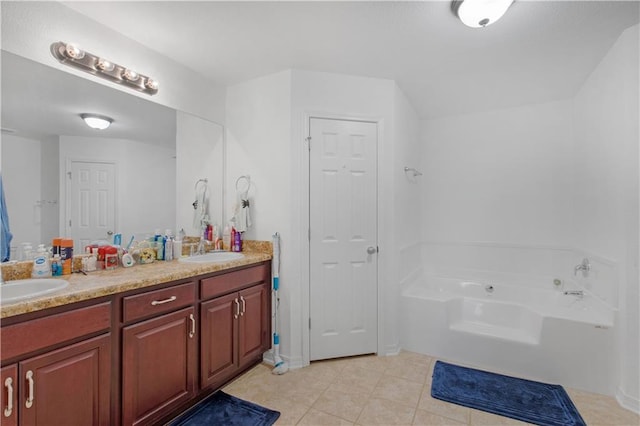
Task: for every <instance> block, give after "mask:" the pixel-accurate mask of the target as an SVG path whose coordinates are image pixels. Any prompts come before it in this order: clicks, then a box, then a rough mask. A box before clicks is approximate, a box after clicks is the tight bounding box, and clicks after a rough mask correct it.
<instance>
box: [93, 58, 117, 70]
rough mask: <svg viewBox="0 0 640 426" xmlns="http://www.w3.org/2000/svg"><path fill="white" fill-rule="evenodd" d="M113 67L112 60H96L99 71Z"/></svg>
mask: <svg viewBox="0 0 640 426" xmlns="http://www.w3.org/2000/svg"><path fill="white" fill-rule="evenodd" d="M115 67H116V66H115V64H114V63H113V62H110V61H107V60H106V59H104V58H98V62H97V63H96V68H98V69H99V70H100V71H106V72H109V71H113V69H114V68H115Z"/></svg>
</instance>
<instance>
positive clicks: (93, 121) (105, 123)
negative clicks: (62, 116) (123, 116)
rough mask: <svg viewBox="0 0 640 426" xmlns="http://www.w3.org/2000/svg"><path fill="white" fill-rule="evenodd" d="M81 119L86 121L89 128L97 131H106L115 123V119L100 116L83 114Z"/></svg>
mask: <svg viewBox="0 0 640 426" xmlns="http://www.w3.org/2000/svg"><path fill="white" fill-rule="evenodd" d="M80 118H82V119H83V120H84V122H85V123H86V124H87V126H89V127H91V128H92V129H96V130H104V129H106V128H107V127H109V126H111V123H113V118H111V117H107V116H106V115H100V114H91V113H83V114H80Z"/></svg>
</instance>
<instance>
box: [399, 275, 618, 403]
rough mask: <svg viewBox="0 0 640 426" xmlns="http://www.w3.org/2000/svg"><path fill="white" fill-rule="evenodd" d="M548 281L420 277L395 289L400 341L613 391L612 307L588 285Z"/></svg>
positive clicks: (469, 361) (471, 362) (556, 380)
mask: <svg viewBox="0 0 640 426" xmlns="http://www.w3.org/2000/svg"><path fill="white" fill-rule="evenodd" d="M488 286H491V290H492V291H487V287H488ZM547 287H548V288H545V286H544V285H535V284H533V285H508V284H500V283H496V282H488V281H475V280H462V279H455V278H448V277H435V276H427V277H423V278H421V279H419V280H417V281H416V282H413V283H411V284H410V285H408V286H406V287H405V288H404V290H403V291H402V295H401V300H400V308H401V309H400V312H401V316H400V329H401V341H400V343H401V346H402V347H403V348H405V349H407V350H410V351H414V352H420V353H425V354H429V355H433V356H436V357H440V358H445V359H448V360H450V361H458V362H460V363H464V364H467V365H473V366H477V367H480V368H487V369H493V370H496V371H502V372H505V373H510V374H514V375H518V376H521V377H527V378H531V379H534V380H541V381H545V382H551V383H559V384H562V385H565V386H569V387H573V388H578V389H584V390H588V391H591V392H598V393H603V394H609V395H612V394H613V393H614V388H615V383H616V381H615V377H614V374H615V371H616V364H615V362H616V360H615V359H614V353H615V351H614V347H613V345H614V335H613V333H614V332H615V328H614V318H615V311H614V310H613V309H611V308H609V307H608V306H607V305H605V304H604V303H602V302H601V301H600V300H599V299H597V298H595V297H593V296H592V295H591V294H590V293H588V292H585V293H584V297H582V298H579V297H577V296H572V295H565V294H564V291H565V290H569V289H571V288H570V287H568V288H564V289H562V290H557V289H555V288H554V287H553V285H552V284H549V285H548V286H547Z"/></svg>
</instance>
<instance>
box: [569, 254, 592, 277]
mask: <svg viewBox="0 0 640 426" xmlns="http://www.w3.org/2000/svg"><path fill="white" fill-rule="evenodd" d="M590 270H591V263H589V259H587V258H586V257H585V258H584V259H582V263H581V264H579V265H576V266H575V268H573V275H578V271H582V276H583V277H586V276H587V274H588V273H589V271H590Z"/></svg>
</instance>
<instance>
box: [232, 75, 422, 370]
mask: <svg viewBox="0 0 640 426" xmlns="http://www.w3.org/2000/svg"><path fill="white" fill-rule="evenodd" d="M226 99H227V112H226V114H227V115H226V117H227V143H228V148H227V162H226V164H227V172H226V180H227V186H226V191H227V196H226V200H227V202H226V204H227V211H228V212H230V211H231V207H232V205H233V204H234V203H235V200H236V198H235V181H236V179H237V178H238V176H240V175H244V174H249V175H250V176H251V181H252V185H253V186H252V188H251V190H250V192H249V198H250V201H251V203H252V204H251V214H252V218H253V222H254V227H253V228H252V229H250V230H249V231H248V232H247V233H246V237H247V238H249V239H260V240H270V239H271V236H272V234H273V233H274V232H276V231H277V232H279V233H280V235H281V248H282V257H281V269H280V282H281V291H280V297H281V302H280V313H281V319H280V334H281V353H282V355H283V358H285V359H286V360H287V361H289V363H290V364H291V365H292V366H301V365H303V364H304V362H305V359H308V347H309V346H308V345H309V342H308V334H307V331H306V329H305V327H306V324H307V318H308V303H309V302H308V270H307V266H306V261H305V258H306V256H307V255H308V248H307V241H306V231H305V230H306V229H307V227H308V222H307V221H306V219H305V213H306V212H307V209H308V207H307V203H308V194H307V182H308V176H306V166H305V160H304V159H305V150H306V145H305V142H304V139H305V137H306V136H307V134H306V132H307V131H308V129H307V120H308V117H309V115H320V116H322V115H327V116H332V117H348V118H361V119H367V120H376V121H378V122H379V135H380V140H379V154H378V155H379V170H378V173H379V206H380V227H379V236H378V237H379V243H380V248H381V255H380V257H379V259H380V261H379V271H380V274H379V276H380V281H379V286H380V287H381V290H380V292H379V295H381V296H383V297H381V300H380V305H381V308H380V321H381V323H383V324H384V326H383V327H381V335H380V343H379V347H380V348H382V350H381V353H389V352H393V351H396V350H397V349H398V345H397V341H398V338H397V332H396V330H397V324H396V322H395V313H394V311H393V309H395V304H394V302H393V300H394V297H395V296H393V294H392V293H394V288H395V283H397V282H398V281H399V280H400V277H398V276H394V273H396V272H397V271H398V268H393V270H392V267H393V265H397V264H398V259H397V250H398V249H397V247H396V242H395V240H394V239H393V238H392V236H393V233H394V229H395V228H393V227H392V226H390V225H389V224H393V223H399V224H400V223H402V224H406V223H407V221H414V220H415V218H416V217H417V216H419V213H418V209H416V210H415V211H411V210H406V209H404V208H402V207H398V206H396V205H394V202H393V200H394V194H396V195H397V196H398V197H401V198H407V197H408V196H409V195H408V194H409V193H410V192H411V191H412V188H413V187H412V186H411V185H412V184H411V183H408V182H406V180H405V177H404V172H402V169H401V168H400V167H399V165H398V164H399V163H402V164H404V162H405V160H406V161H409V158H411V157H413V158H415V157H416V152H417V150H418V149H419V148H418V144H417V129H418V125H417V122H418V120H417V116H416V114H415V112H414V111H413V109H412V108H411V106H410V105H409V103H408V101H407V100H406V98H405V96H404V94H402V93H401V92H400V91H399V89H397V87H396V86H395V84H394V83H393V82H392V81H390V80H381V79H372V78H363V77H353V76H347V75H338V74H330V73H320V72H310V71H301V70H292V71H284V72H280V73H277V74H273V75H269V76H265V77H261V78H258V79H254V80H251V81H248V82H245V83H242V84H238V85H236V86H233V87H230V88H229V89H228V91H227V95H226ZM394 108H396V112H395V113H394ZM394 121H397V123H398V124H397V126H395V125H394ZM396 150H398V151H399V152H400V154H399V157H398V158H399V159H398V160H397V161H396V159H395V155H396V154H395V151H396ZM416 166H418V165H416ZM396 219H397V220H396ZM417 226H418V224H417V223H413V224H411V226H409V228H411V229H413V230H415V229H416V227H417ZM403 235H413V234H411V231H410V230H407V231H405V234H403ZM416 238H419V233H418V235H417V236H415V235H413V236H409V237H407V239H406V241H405V242H404V243H403V244H404V245H411V244H413V243H414V240H415V239H416ZM387 296H389V297H387Z"/></svg>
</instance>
